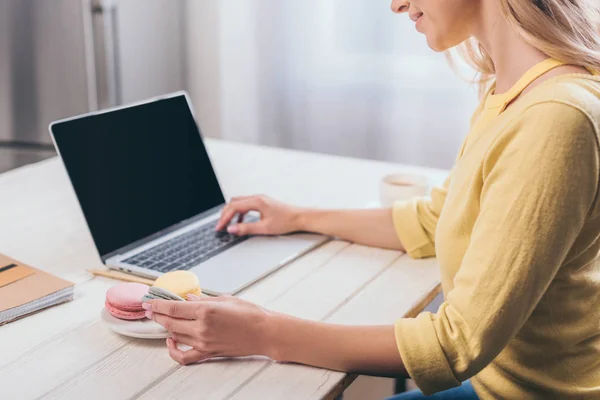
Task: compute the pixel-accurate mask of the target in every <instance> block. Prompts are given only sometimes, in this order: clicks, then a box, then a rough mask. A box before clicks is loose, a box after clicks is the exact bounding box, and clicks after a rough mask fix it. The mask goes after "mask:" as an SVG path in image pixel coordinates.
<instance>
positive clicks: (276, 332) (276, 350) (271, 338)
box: [259, 310, 284, 361]
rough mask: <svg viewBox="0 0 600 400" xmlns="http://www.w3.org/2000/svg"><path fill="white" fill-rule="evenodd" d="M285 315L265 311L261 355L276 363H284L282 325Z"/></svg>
mask: <svg viewBox="0 0 600 400" xmlns="http://www.w3.org/2000/svg"><path fill="white" fill-rule="evenodd" d="M283 319H284V318H283V314H280V313H277V312H274V311H270V310H265V318H264V321H263V324H262V325H263V326H262V337H263V339H264V340H263V341H262V345H261V347H262V348H261V349H260V351H259V354H260V355H263V356H267V357H269V358H271V359H272V360H275V361H283V358H282V357H283V349H282V341H281V334H282V332H281V324H282V323H284V322H283Z"/></svg>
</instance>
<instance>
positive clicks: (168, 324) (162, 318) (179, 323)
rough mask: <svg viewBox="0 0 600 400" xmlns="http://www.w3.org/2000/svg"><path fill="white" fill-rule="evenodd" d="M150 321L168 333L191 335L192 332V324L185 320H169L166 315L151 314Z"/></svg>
mask: <svg viewBox="0 0 600 400" xmlns="http://www.w3.org/2000/svg"><path fill="white" fill-rule="evenodd" d="M152 320H154V321H155V322H156V323H157V324H159V325H162V327H163V328H165V329H166V330H167V331H169V332H176V333H181V334H184V335H191V334H193V332H194V322H193V321H190V320H187V319H177V318H171V317H169V316H167V315H163V314H157V313H152Z"/></svg>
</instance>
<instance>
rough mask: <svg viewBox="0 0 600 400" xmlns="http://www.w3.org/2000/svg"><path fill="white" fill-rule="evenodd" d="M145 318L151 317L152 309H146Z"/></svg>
mask: <svg viewBox="0 0 600 400" xmlns="http://www.w3.org/2000/svg"><path fill="white" fill-rule="evenodd" d="M146 318H148V319H152V311H146Z"/></svg>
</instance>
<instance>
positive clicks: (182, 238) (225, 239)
mask: <svg viewBox="0 0 600 400" xmlns="http://www.w3.org/2000/svg"><path fill="white" fill-rule="evenodd" d="M257 220H258V218H256V217H246V218H245V219H244V222H254V221H257ZM217 222H218V220H216V221H214V222H210V223H208V224H206V225H202V226H201V227H199V228H196V229H194V230H191V231H189V232H186V233H184V234H182V235H179V236H177V237H174V238H173V239H171V240H168V241H166V242H164V243H161V244H159V245H157V246H155V247H152V248H150V249H148V250H145V251H144V252H142V253H139V254H136V255H135V256H133V257H130V258H128V259H126V260H124V261H123V262H124V263H127V264H131V265H137V266H139V267H144V268H149V269H152V270H155V271H160V272H169V271H173V270H176V269H184V270H187V269H190V268H192V267H194V266H196V265H198V264H200V263H201V262H203V261H206V260H208V259H209V258H211V257H214V256H216V255H217V254H219V253H221V252H223V251H225V250H227V249H228V248H230V247H232V246H235V245H236V244H238V243H241V242H243V241H244V240H246V239H248V238H249V236H235V235H230V234H229V233H227V232H226V231H220V232H215V226H216V225H217Z"/></svg>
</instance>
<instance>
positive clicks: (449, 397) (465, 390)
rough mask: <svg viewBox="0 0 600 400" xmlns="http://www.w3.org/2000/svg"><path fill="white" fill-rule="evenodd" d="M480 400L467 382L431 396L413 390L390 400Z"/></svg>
mask: <svg viewBox="0 0 600 400" xmlns="http://www.w3.org/2000/svg"><path fill="white" fill-rule="evenodd" d="M424 399H431V400H479V397H477V393H475V390H474V389H473V386H471V382H469V381H466V382H463V384H462V385H461V386H459V387H455V388H453V389H448V390H444V391H443V392H438V393H436V394H432V395H431V396H425V395H424V394H423V393H421V391H420V390H412V391H410V392H406V393H401V394H398V395H396V396H394V397H390V398H389V399H388V400H424Z"/></svg>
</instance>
